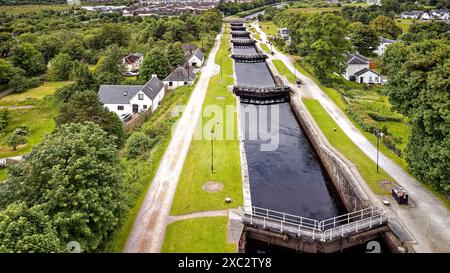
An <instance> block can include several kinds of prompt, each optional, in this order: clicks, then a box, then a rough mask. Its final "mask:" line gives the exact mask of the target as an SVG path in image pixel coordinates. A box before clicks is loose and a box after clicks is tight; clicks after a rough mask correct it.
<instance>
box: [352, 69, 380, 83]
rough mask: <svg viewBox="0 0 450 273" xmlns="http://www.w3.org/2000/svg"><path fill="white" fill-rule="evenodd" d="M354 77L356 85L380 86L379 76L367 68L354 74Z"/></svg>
mask: <svg viewBox="0 0 450 273" xmlns="http://www.w3.org/2000/svg"><path fill="white" fill-rule="evenodd" d="M354 76H355V79H356V81H357V82H358V83H369V84H381V75H380V74H378V73H377V72H375V71H373V70H371V69H368V68H364V69H362V70H360V71H358V72H356V73H355V75H354Z"/></svg>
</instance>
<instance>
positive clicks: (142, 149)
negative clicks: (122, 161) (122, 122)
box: [125, 131, 158, 159]
mask: <svg viewBox="0 0 450 273" xmlns="http://www.w3.org/2000/svg"><path fill="white" fill-rule="evenodd" d="M157 142H158V140H157V139H156V138H150V137H149V136H148V135H146V134H144V133H143V132H139V131H136V132H134V133H133V134H131V136H130V137H129V138H128V139H127V143H126V145H125V153H126V157H127V159H135V158H137V157H139V156H142V155H144V154H145V153H147V152H148V151H150V149H151V148H153V146H155V144H156V143H157Z"/></svg>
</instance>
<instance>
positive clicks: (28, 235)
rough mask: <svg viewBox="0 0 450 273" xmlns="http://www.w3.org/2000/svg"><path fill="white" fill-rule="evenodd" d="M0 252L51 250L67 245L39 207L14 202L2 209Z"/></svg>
mask: <svg viewBox="0 0 450 273" xmlns="http://www.w3.org/2000/svg"><path fill="white" fill-rule="evenodd" d="M0 242H1V243H0V252H3V253H5V252H9V253H50V252H53V253H54V252H62V251H64V248H63V246H62V244H61V241H60V240H59V238H58V233H57V232H56V229H55V227H54V226H53V224H52V222H51V220H50V217H48V215H46V214H45V213H44V211H43V210H42V208H41V207H40V206H33V207H31V208H30V207H28V206H27V204H26V203H25V202H19V203H13V204H11V205H9V206H8V207H7V208H6V209H5V210H2V211H0Z"/></svg>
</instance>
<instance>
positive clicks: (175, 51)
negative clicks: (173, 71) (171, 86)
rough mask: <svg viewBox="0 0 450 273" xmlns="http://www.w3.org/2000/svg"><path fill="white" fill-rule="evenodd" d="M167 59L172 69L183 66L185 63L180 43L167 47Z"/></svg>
mask: <svg viewBox="0 0 450 273" xmlns="http://www.w3.org/2000/svg"><path fill="white" fill-rule="evenodd" d="M167 58H168V59H169V62H170V65H172V66H173V67H176V66H177V65H180V64H183V63H184V62H185V61H186V60H185V57H184V51H183V48H182V47H181V43H180V42H175V43H173V44H169V45H168V46H167Z"/></svg>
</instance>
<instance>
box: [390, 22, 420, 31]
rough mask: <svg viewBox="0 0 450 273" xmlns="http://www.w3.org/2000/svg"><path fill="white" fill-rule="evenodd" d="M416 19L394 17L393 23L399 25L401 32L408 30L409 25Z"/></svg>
mask: <svg viewBox="0 0 450 273" xmlns="http://www.w3.org/2000/svg"><path fill="white" fill-rule="evenodd" d="M414 21H417V20H413V19H395V24H396V25H397V26H398V27H400V28H401V29H402V31H403V33H406V32H409V27H410V26H411V25H412V23H413V22H414Z"/></svg>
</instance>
